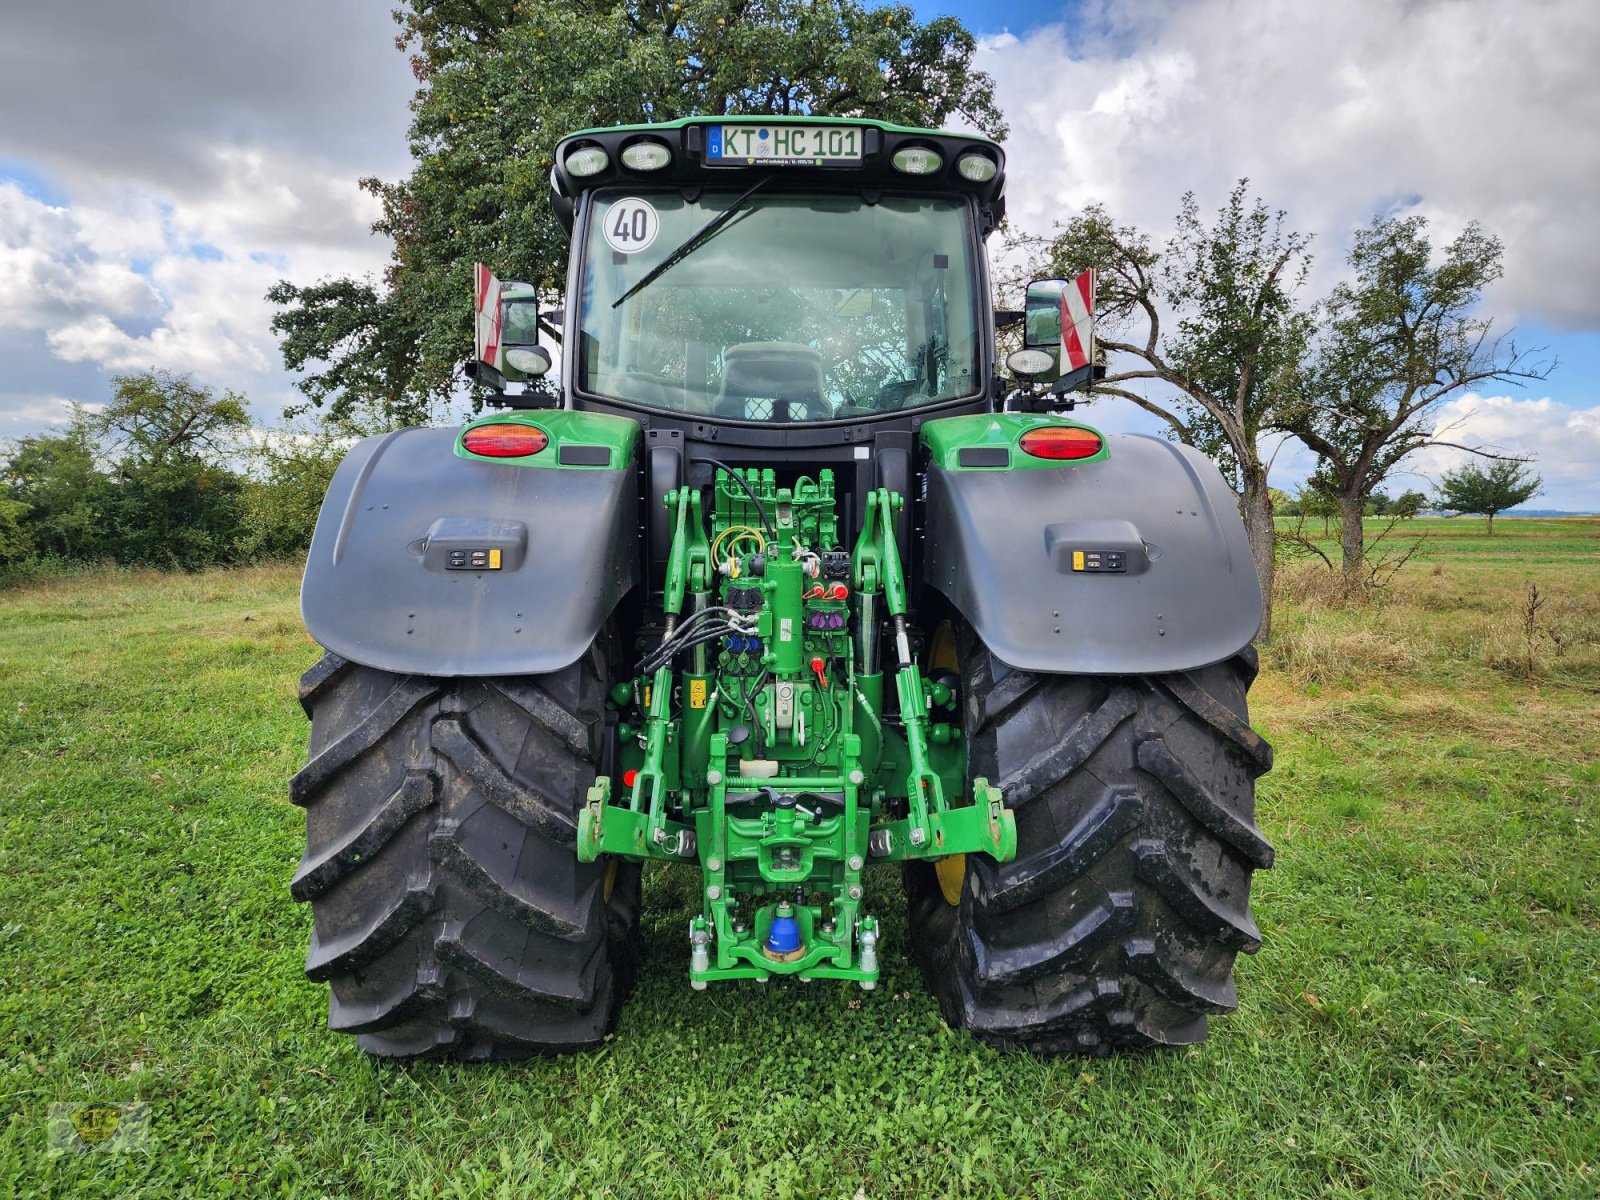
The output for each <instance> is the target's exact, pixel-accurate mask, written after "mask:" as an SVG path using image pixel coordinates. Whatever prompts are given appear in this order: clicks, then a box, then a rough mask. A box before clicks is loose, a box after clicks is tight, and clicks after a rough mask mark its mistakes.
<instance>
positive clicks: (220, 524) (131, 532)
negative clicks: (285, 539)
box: [84, 371, 250, 569]
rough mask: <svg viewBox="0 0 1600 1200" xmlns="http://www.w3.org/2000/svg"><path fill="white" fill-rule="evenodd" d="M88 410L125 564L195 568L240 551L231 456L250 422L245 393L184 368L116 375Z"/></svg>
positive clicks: (237, 485)
mask: <svg viewBox="0 0 1600 1200" xmlns="http://www.w3.org/2000/svg"><path fill="white" fill-rule="evenodd" d="M111 383H112V399H111V403H110V404H108V405H107V406H106V407H105V408H104V409H102V410H100V411H99V412H97V413H94V414H92V415H89V416H87V417H86V418H85V421H84V423H85V427H86V428H87V429H88V431H89V432H91V433H92V434H93V435H94V436H95V437H97V438H98V439H99V443H100V451H101V453H102V455H103V456H104V458H105V459H106V461H107V462H108V464H109V466H110V470H111V475H112V480H113V483H114V485H115V486H114V487H112V488H111V489H110V490H109V492H108V493H107V505H106V509H107V512H106V525H107V526H108V528H109V533H110V536H111V538H112V540H113V544H114V547H115V554H116V557H117V558H118V559H119V560H120V561H122V562H130V563H149V564H151V565H155V566H176V567H183V568H191V569H192V568H195V567H203V566H210V565H212V564H214V563H218V562H227V561H230V560H232V559H233V558H235V557H236V556H237V554H238V530H239V523H240V519H241V507H240V493H241V491H242V483H241V481H240V479H239V477H238V476H237V475H236V474H234V472H233V471H231V470H230V469H229V468H228V465H227V461H226V460H227V457H228V456H229V454H230V453H231V452H232V451H233V450H234V449H235V448H236V445H237V440H238V438H239V436H240V435H241V434H243V433H244V431H245V430H247V429H248V428H249V426H250V417H249V414H248V413H247V412H246V410H245V406H244V399H243V397H241V396H239V395H237V394H235V393H233V392H225V393H223V394H222V395H221V396H218V395H217V394H216V393H215V392H214V391H213V390H212V389H211V388H209V387H205V386H203V385H201V384H198V383H195V382H194V381H193V380H192V379H191V378H190V377H189V376H187V375H177V374H173V373H171V372H168V371H145V372H142V373H139V374H135V375H117V376H113V377H112V380H111Z"/></svg>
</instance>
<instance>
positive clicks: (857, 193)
mask: <svg viewBox="0 0 1600 1200" xmlns="http://www.w3.org/2000/svg"><path fill="white" fill-rule="evenodd" d="M1003 169H1004V154H1003V152H1002V151H1001V149H1000V148H999V147H998V146H997V145H995V144H994V143H992V142H989V141H987V140H985V139H982V138H978V137H964V136H960V135H956V134H948V133H933V132H930V131H927V130H915V129H907V128H901V127H898V126H893V125H888V124H884V123H881V122H867V121H843V120H824V119H816V118H811V119H803V120H802V119H786V120H784V121H781V122H774V121H772V120H771V119H769V118H754V117H740V118H719V119H715V120H706V119H692V120H683V121H677V122H673V123H671V124H665V125H652V126H643V127H630V128H624V129H611V130H589V131H584V132H581V133H577V134H573V135H572V136H570V137H568V138H566V139H565V140H563V141H562V142H561V144H560V145H559V146H558V148H557V150H556V165H555V168H554V170H553V172H552V175H551V183H552V188H553V203H554V206H555V211H556V213H557V215H558V217H560V218H561V220H562V221H563V223H565V224H566V225H567V226H568V228H569V229H570V230H571V232H572V246H573V250H572V257H571V265H570V268H569V277H568V289H567V290H568V304H567V309H566V313H565V326H564V335H565V336H564V339H563V340H564V349H563V362H562V368H563V370H562V375H563V381H564V384H563V390H564V391H565V393H566V404H567V406H569V407H572V408H580V409H588V410H593V411H603V412H612V413H616V414H618V415H626V416H632V417H634V418H635V419H640V418H643V419H645V420H647V421H648V420H649V419H650V418H651V417H652V416H654V417H656V418H657V419H658V420H659V419H660V418H661V417H668V418H670V416H672V415H676V416H680V417H689V418H693V419H694V420H696V421H702V422H703V421H714V422H717V423H719V424H720V423H724V422H725V423H729V424H736V425H751V426H759V427H767V428H771V427H773V426H786V427H795V426H800V427H815V426H820V425H827V424H830V423H836V422H859V421H863V420H870V419H874V418H878V417H882V416H886V415H891V414H907V413H911V412H913V411H915V412H916V413H917V414H918V415H919V416H935V415H948V414H951V413H955V412H963V411H979V410H983V409H986V408H988V407H989V406H990V403H991V397H992V394H993V379H994V363H993V342H994V338H993V316H992V313H991V311H990V309H989V307H988V296H989V284H988V276H987V267H986V263H985V257H984V253H983V239H984V238H985V237H986V236H987V234H988V233H989V232H991V231H992V230H993V229H994V228H995V226H996V224H997V223H998V222H999V220H1000V218H1001V216H1002V215H1003V212H1004V200H1003V184H1004V174H1003Z"/></svg>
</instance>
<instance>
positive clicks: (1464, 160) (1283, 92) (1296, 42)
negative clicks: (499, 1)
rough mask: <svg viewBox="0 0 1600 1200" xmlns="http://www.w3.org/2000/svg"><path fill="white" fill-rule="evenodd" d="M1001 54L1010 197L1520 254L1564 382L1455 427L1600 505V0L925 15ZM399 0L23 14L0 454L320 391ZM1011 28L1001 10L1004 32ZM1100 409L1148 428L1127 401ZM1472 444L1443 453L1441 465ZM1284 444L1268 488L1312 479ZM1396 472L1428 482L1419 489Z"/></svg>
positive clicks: (1030, 6) (1227, 0)
mask: <svg viewBox="0 0 1600 1200" xmlns="http://www.w3.org/2000/svg"><path fill="white" fill-rule="evenodd" d="M916 6H917V8H918V9H919V11H921V12H922V13H923V15H925V16H931V15H935V14H937V13H940V12H953V13H954V14H955V15H957V16H960V17H961V18H962V19H963V20H965V21H966V22H967V24H968V25H969V27H971V28H972V29H973V30H974V31H975V32H977V33H979V34H980V35H981V36H982V38H983V50H982V54H981V65H982V66H983V67H984V68H985V69H987V70H989V71H990V72H991V73H992V74H993V75H994V76H995V78H996V80H997V81H998V85H999V99H1000V102H1001V105H1002V107H1003V108H1004V110H1005V112H1006V115H1007V117H1008V119H1009V121H1010V124H1011V139H1010V142H1009V145H1008V151H1009V154H1010V162H1011V191H1012V208H1011V211H1012V213H1013V216H1014V218H1015V219H1017V220H1018V221H1019V222H1020V223H1021V224H1023V225H1024V226H1025V227H1029V228H1033V229H1035V230H1037V231H1040V232H1048V230H1049V228H1050V226H1051V224H1052V223H1053V222H1054V221H1057V220H1064V219H1066V218H1068V217H1070V216H1071V215H1072V214H1073V213H1074V212H1075V211H1077V210H1078V208H1079V207H1081V206H1082V205H1083V204H1085V203H1088V202H1090V201H1092V200H1101V201H1103V202H1105V203H1106V204H1107V205H1108V206H1110V208H1111V209H1112V210H1113V212H1115V213H1116V214H1117V215H1118V217H1119V218H1120V219H1122V220H1124V221H1129V222H1133V223H1135V224H1138V225H1140V226H1142V227H1144V228H1146V229H1148V230H1150V231H1151V232H1153V233H1155V234H1157V235H1158V236H1159V234H1160V233H1161V232H1162V231H1163V230H1164V229H1165V228H1167V227H1168V226H1169V225H1170V223H1171V220H1172V216H1173V213H1174V211H1175V209H1176V207H1177V198H1178V196H1179V195H1181V194H1182V193H1183V192H1184V191H1186V190H1193V191H1195V192H1196V193H1197V195H1198V197H1199V200H1200V202H1201V204H1202V206H1203V207H1206V208H1213V207H1215V205H1216V204H1217V203H1219V202H1220V201H1221V200H1222V198H1223V197H1224V196H1225V195H1226V193H1227V190H1228V187H1229V185H1230V184H1231V182H1232V181H1233V180H1234V179H1236V178H1237V177H1239V176H1241V175H1248V176H1249V177H1250V178H1251V180H1252V182H1253V185H1254V187H1255V189H1256V190H1257V191H1258V192H1259V193H1260V194H1261V195H1263V196H1264V197H1266V198H1267V199H1268V201H1269V202H1270V203H1272V204H1273V205H1275V206H1278V207H1282V208H1284V209H1286V210H1288V212H1289V214H1290V218H1291V221H1292V223H1293V224H1294V225H1295V226H1296V227H1297V228H1299V229H1301V230H1303V231H1306V232H1309V233H1313V234H1315V236H1316V243H1315V249H1316V253H1317V267H1316V271H1315V273H1314V275H1313V278H1312V280H1311V282H1310V284H1309V285H1308V295H1317V294H1320V293H1321V292H1322V291H1323V290H1325V289H1326V287H1327V286H1328V284H1329V283H1330V282H1331V281H1332V280H1334V279H1336V278H1337V277H1338V273H1339V270H1340V267H1341V264H1342V260H1343V256H1344V253H1345V251H1346V249H1347V248H1348V240H1349V236H1350V233H1351V231H1352V230H1353V229H1355V228H1356V227H1357V226H1359V225H1360V224H1362V223H1364V222H1366V221H1367V220H1368V219H1370V218H1371V217H1372V216H1373V215H1377V214H1388V213H1395V212H1420V213H1423V214H1425V215H1426V216H1427V217H1428V218H1429V220H1430V222H1431V223H1432V226H1433V228H1434V230H1435V231H1436V233H1437V234H1439V235H1440V237H1441V238H1444V237H1448V236H1450V235H1452V234H1453V233H1454V232H1455V231H1457V230H1459V229H1460V228H1461V226H1462V225H1463V224H1464V223H1465V222H1467V221H1468V220H1471V219H1474V218H1476V219H1478V220H1480V221H1482V222H1483V223H1484V225H1485V226H1487V227H1488V228H1489V229H1490V230H1491V231H1493V232H1494V233H1496V234H1498V235H1499V236H1500V237H1501V238H1502V239H1504V241H1505V244H1506V250H1507V261H1506V268H1507V269H1506V277H1505V279H1504V280H1503V281H1502V282H1501V283H1500V284H1499V285H1497V286H1496V287H1495V288H1494V290H1493V291H1492V292H1491V293H1490V295H1489V297H1488V299H1487V302H1486V309H1487V315H1490V316H1492V317H1493V318H1494V320H1495V322H1496V326H1497V328H1501V329H1505V330H1511V329H1513V328H1514V329H1515V331H1516V338H1517V341H1518V342H1519V344H1525V345H1530V346H1546V347H1548V348H1549V352H1550V355H1551V356H1553V357H1556V358H1559V359H1560V363H1561V365H1560V367H1559V368H1558V370H1557V371H1556V372H1555V373H1554V374H1553V375H1552V376H1551V378H1550V379H1549V380H1548V381H1546V382H1543V383H1535V384H1532V385H1530V386H1529V387H1527V388H1525V389H1516V388H1508V387H1497V388H1493V389H1489V390H1487V391H1486V392H1485V393H1484V394H1482V395H1471V396H1466V397H1463V398H1461V399H1460V400H1458V401H1456V402H1454V403H1453V404H1452V405H1451V406H1450V410H1449V412H1448V413H1447V419H1450V420H1458V421H1459V422H1460V424H1459V426H1458V427H1457V429H1456V433H1457V436H1458V439H1461V438H1466V439H1477V440H1481V441H1484V442H1489V443H1492V444H1494V445H1497V446H1499V447H1502V448H1504V449H1507V450H1511V451H1519V452H1526V453H1531V454H1533V455H1535V456H1536V457H1537V459H1538V470H1539V471H1540V472H1541V473H1542V474H1543V475H1544V477H1545V481H1546V493H1545V495H1544V496H1543V497H1542V498H1541V499H1540V500H1539V501H1537V502H1536V503H1538V504H1539V505H1541V506H1549V507H1553V508H1565V509H1582V510H1600V286H1597V283H1596V281H1597V280H1600V205H1597V203H1596V193H1597V191H1600V73H1597V72H1596V71H1595V69H1594V64H1595V63H1596V62H1600V8H1596V6H1595V5H1594V3H1593V0H1418V2H1414V3H1399V2H1393V3H1380V2H1377V0H1372V2H1366V3H1356V2H1351V0H1346V2H1344V3H1340V4H1304V3H1284V2H1281V0H1189V2H1178V0H1119V2H1112V3H1097V2H1093V0H1091V2H1088V3H1073V4H1070V5H1063V4H1050V3H1042V2H1039V0H1020V2H1014V3H1011V4H1008V5H1006V6H1003V7H1002V6H995V5H989V4H984V3H980V2H978V0H956V2H955V3H947V4H939V3H922V2H920V0H919V2H918V3H917V5H916ZM390 7H391V5H390V3H389V0H338V2H335V3H329V2H327V0H276V2H275V3H273V4H270V5H267V4H245V3H242V2H238V0H162V2H161V3H158V4H129V3H126V2H125V0H21V2H20V3H12V4H8V5H7V11H6V16H5V21H4V30H5V37H4V38H3V39H0V367H3V368H4V373H3V376H0V437H4V436H17V435H21V434H27V433H32V432H36V431H38V430H41V429H43V428H45V427H46V426H48V425H49V424H51V423H53V422H56V421H59V419H60V417H61V415H62V412H63V405H64V402H65V401H67V400H82V401H87V402H91V403H92V402H95V401H98V400H101V399H103V398H104V397H105V395H106V391H107V382H106V381H107V379H108V377H109V376H110V375H111V374H113V373H115V372H118V371H125V370H138V369H142V368H145V367H150V366H158V367H167V368H172V369H174V370H182V371H193V372H194V373H195V374H196V376H197V377H198V378H200V379H202V380H203V381H205V382H207V383H210V384H213V385H215V386H218V387H230V388H235V389H237V390H240V391H242V392H244V393H246V394H247V395H248V396H249V397H250V399H251V401H252V404H253V406H254V407H255V409H256V410H257V411H258V412H259V413H261V414H262V415H263V416H270V415H271V414H272V413H275V412H276V411H277V410H278V409H279V408H281V406H282V405H283V404H284V403H285V402H286V401H289V400H292V399H293V398H294V397H295V396H296V393H294V392H293V390H292V381H291V380H290V379H289V377H288V376H286V375H285V374H284V372H283V371H282V369H281V365H280V362H279V359H278V355H277V349H276V346H275V344H274V341H273V338H272V335H271V333H270V332H269V330H268V328H267V322H268V320H269V319H270V317H271V309H270V306H269V305H267V304H266V302H265V300H264V299H263V294H264V293H265V292H266V290H267V288H268V287H269V286H270V285H271V284H272V283H273V282H274V281H276V280H277V279H280V278H284V277H288V278H291V279H294V280H296V281H297V282H306V281H310V280H313V279H316V278H319V277H321V276H324V275H331V274H344V273H351V272H354V273H358V274H359V273H368V272H374V271H377V270H378V269H380V268H381V266H382V264H383V262H384V259H385V256H386V252H387V250H386V247H385V246H384V245H383V244H382V243H381V242H380V241H378V240H377V239H374V238H373V237H371V235H370V234H369V233H368V232H367V226H368V224H369V223H370V222H371V220H372V219H373V217H374V215H375V211H374V207H373V204H372V202H371V200H370V199H369V198H368V197H366V196H364V195H362V193H361V192H360V191H359V190H358V189H357V187H356V183H355V181H356V180H357V179H358V178H360V177H361V176H364V175H379V176H384V177H390V178H392V177H395V176H397V175H400V174H403V173H404V172H405V170H406V169H407V161H408V160H407V156H406V149H405V136H404V135H405V127H406V121H407V115H408V113H407V101H408V99H409V97H410V95H411V91H412V80H411V77H410V73H409V69H408V67H407V64H406V62H405V60H404V58H403V56H402V55H401V54H399V53H398V52H397V51H396V50H395V49H394V46H393V37H394V26H393V24H392V22H391V19H390V17H389V10H390ZM999 13H1003V18H1002V17H1001V16H1000V15H998V14H999ZM1091 413H1092V417H1093V419H1095V420H1096V421H1098V422H1099V423H1101V424H1102V425H1104V426H1106V427H1108V428H1138V427H1140V425H1139V422H1140V420H1142V418H1141V417H1140V416H1139V415H1138V414H1137V413H1136V412H1135V411H1133V410H1131V406H1127V405H1121V404H1118V402H1116V401H1110V400H1108V401H1102V402H1100V403H1099V404H1098V405H1097V407H1096V409H1094V410H1091ZM1452 462H1453V460H1452V458H1451V457H1450V455H1449V453H1448V452H1440V453H1439V454H1438V455H1436V456H1434V457H1431V458H1427V459H1426V460H1425V461H1422V462H1419V463H1418V466H1419V469H1420V470H1421V471H1422V472H1423V473H1424V475H1426V476H1434V475H1436V474H1437V472H1438V471H1439V470H1440V469H1442V468H1444V467H1447V466H1449V465H1452ZM1308 465H1309V464H1308V461H1307V458H1306V456H1305V455H1304V454H1296V453H1295V452H1294V451H1293V449H1292V448H1289V449H1286V450H1285V451H1284V452H1283V453H1282V454H1280V455H1279V457H1278V460H1277V469H1276V473H1275V477H1274V482H1276V483H1278V484H1279V485H1280V486H1289V485H1292V484H1293V483H1294V482H1295V480H1296V479H1297V478H1298V477H1300V476H1302V475H1303V474H1304V471H1305V469H1306V467H1307V466H1308ZM1396 486H1397V487H1401V488H1403V487H1406V486H1424V480H1423V479H1422V478H1411V479H1401V480H1397V481H1396Z"/></svg>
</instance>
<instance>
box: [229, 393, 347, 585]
mask: <svg viewBox="0 0 1600 1200" xmlns="http://www.w3.org/2000/svg"><path fill="white" fill-rule="evenodd" d="M366 432H368V431H367V430H366V429H363V428H360V427H358V426H355V425H352V424H350V423H348V422H343V421H329V420H322V421H314V422H313V421H308V420H305V419H300V420H298V421H294V422H290V423H288V424H286V425H284V426H283V427H282V428H279V429H266V430H261V431H259V433H258V435H257V436H258V440H257V442H256V444H255V445H254V446H253V447H252V448H251V449H250V450H249V451H248V452H247V453H246V454H245V455H244V460H245V466H246V473H247V482H246V484H245V491H244V497H243V505H244V513H243V523H242V529H241V531H240V548H241V550H242V551H243V552H244V554H245V555H246V556H248V557H250V558H291V557H294V556H296V555H302V554H304V553H305V552H306V550H307V549H308V548H309V547H310V545H311V534H312V531H313V530H315V529H316V525H317V515H318V513H319V512H321V510H322V498H323V496H324V495H325V494H326V493H327V491H328V484H329V483H330V482H331V481H332V479H333V473H334V471H336V470H337V469H338V467H339V463H340V462H341V461H342V460H343V459H344V455H345V451H347V450H348V449H349V448H350V445H351V443H352V442H354V441H355V439H356V438H358V437H360V436H362V434H364V433H366Z"/></svg>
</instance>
